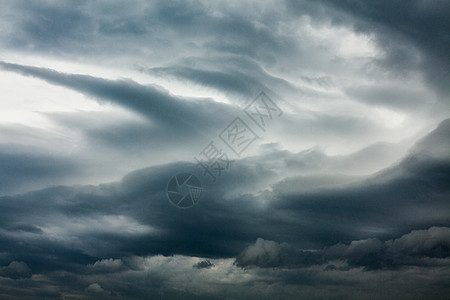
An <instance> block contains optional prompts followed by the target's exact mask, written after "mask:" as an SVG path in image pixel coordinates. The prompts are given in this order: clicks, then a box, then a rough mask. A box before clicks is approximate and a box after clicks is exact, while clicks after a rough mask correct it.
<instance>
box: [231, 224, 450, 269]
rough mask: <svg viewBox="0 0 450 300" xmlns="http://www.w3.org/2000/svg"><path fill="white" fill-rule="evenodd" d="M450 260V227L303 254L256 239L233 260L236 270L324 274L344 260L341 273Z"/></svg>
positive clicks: (369, 240)
mask: <svg viewBox="0 0 450 300" xmlns="http://www.w3.org/2000/svg"><path fill="white" fill-rule="evenodd" d="M449 257H450V228H449V227H430V228H429V229H426V230H413V231H411V232H410V233H407V234H405V235H402V236H401V237H399V238H396V239H392V240H386V241H385V242H383V241H381V240H380V239H378V238H369V239H364V240H355V241H351V242H350V244H348V245H345V244H343V243H338V244H336V245H332V246H330V247H325V248H323V249H316V250H314V251H311V250H309V251H305V250H300V249H295V248H294V247H293V246H292V245H289V244H287V243H281V244H280V243H277V242H274V241H267V240H264V239H262V238H258V239H257V240H256V242H255V243H254V244H253V245H250V246H248V247H247V248H246V249H245V250H244V251H242V252H241V253H240V254H239V255H238V256H237V258H236V261H235V264H236V265H237V266H238V267H260V268H275V267H276V268H299V267H302V266H303V267H305V266H311V265H319V266H322V265H327V266H326V267H325V269H324V270H325V271H329V270H336V269H338V268H337V267H336V266H335V265H333V264H329V262H332V261H344V262H345V263H346V264H347V266H343V267H340V270H348V269H349V268H355V267H364V268H365V270H374V269H380V268H398V267H401V266H407V265H419V266H420V265H422V266H425V265H430V266H434V265H436V266H439V265H441V264H444V265H445V264H448V261H442V262H439V261H438V260H433V258H436V259H448V258H449Z"/></svg>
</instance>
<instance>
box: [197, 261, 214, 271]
mask: <svg viewBox="0 0 450 300" xmlns="http://www.w3.org/2000/svg"><path fill="white" fill-rule="evenodd" d="M192 267H194V268H196V269H211V268H212V267H214V264H213V263H211V261H210V260H209V259H207V260H202V261H200V262H198V263H196V264H195V265H193V266H192Z"/></svg>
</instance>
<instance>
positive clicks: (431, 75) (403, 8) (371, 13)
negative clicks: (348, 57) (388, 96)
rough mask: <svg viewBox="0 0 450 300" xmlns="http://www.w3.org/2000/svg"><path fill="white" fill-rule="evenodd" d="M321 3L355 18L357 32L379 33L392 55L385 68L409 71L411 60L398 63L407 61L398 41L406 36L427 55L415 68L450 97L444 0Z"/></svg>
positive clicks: (449, 7)
mask: <svg viewBox="0 0 450 300" xmlns="http://www.w3.org/2000/svg"><path fill="white" fill-rule="evenodd" d="M322 2H323V3H327V5H329V6H332V7H336V8H338V9H340V10H342V11H344V12H346V13H349V14H350V15H352V16H354V17H355V18H356V20H357V21H354V22H353V25H354V26H355V27H356V29H359V30H362V31H365V32H376V33H377V34H379V36H380V46H381V47H384V48H385V49H386V50H387V51H388V55H389V57H388V59H387V60H388V61H387V64H386V66H389V64H391V66H394V68H397V67H398V68H409V67H410V66H408V61H405V63H404V64H401V65H399V64H398V63H397V62H399V61H401V60H404V58H405V55H402V53H399V52H398V51H401V50H400V49H401V44H400V43H398V40H399V37H403V38H406V39H408V40H409V41H411V42H412V43H413V44H414V45H416V46H417V47H418V48H419V49H420V50H421V51H423V52H422V53H423V54H424V56H425V57H424V59H423V61H421V62H420V63H418V64H417V63H416V64H415V65H416V66H417V67H418V68H422V69H423V71H424V73H425V74H426V75H427V78H428V80H429V83H430V84H431V85H433V86H435V87H436V88H437V89H438V90H440V91H442V92H445V93H446V94H447V95H448V93H449V89H448V84H446V82H448V81H449V77H448V76H449V73H448V67H449V63H450V56H449V54H448V51H446V50H444V49H448V48H449V39H448V38H447V37H448V31H449V26H450V22H449V21H448V18H447V15H448V13H449V11H450V6H449V4H448V2H446V1H441V0H436V1H431V2H427V1H422V0H416V1H398V2H392V1H377V2H376V3H360V2H359V1H342V2H332V1H322ZM347 22H351V21H349V20H347ZM403 54H405V52H403Z"/></svg>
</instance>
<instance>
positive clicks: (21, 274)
mask: <svg viewBox="0 0 450 300" xmlns="http://www.w3.org/2000/svg"><path fill="white" fill-rule="evenodd" d="M31 275H32V273H31V269H30V268H29V267H28V265H27V264H26V263H24V262H23V261H12V262H11V263H10V264H9V265H8V266H6V267H1V268H0V276H1V277H8V278H11V279H25V278H31Z"/></svg>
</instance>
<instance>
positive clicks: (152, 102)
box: [0, 62, 235, 135]
mask: <svg viewBox="0 0 450 300" xmlns="http://www.w3.org/2000/svg"><path fill="white" fill-rule="evenodd" d="M0 66H1V67H2V68H4V69H6V70H9V71H14V72H18V73H21V74H24V75H27V76H33V77H37V78H40V79H43V80H45V81H47V82H49V83H52V84H56V85H60V86H64V87H67V88H70V89H73V90H76V91H78V92H81V93H84V94H85V95H87V96H90V97H93V98H96V99H98V100H100V101H107V102H112V103H116V104H119V105H121V106H124V107H126V108H128V109H131V110H133V111H135V112H137V113H140V114H142V115H144V116H146V117H149V119H150V120H151V121H154V122H155V124H156V125H157V126H158V127H159V129H161V126H164V130H165V133H166V134H167V135H170V134H173V131H174V128H175V129H176V130H177V131H179V130H180V129H185V130H186V129H188V130H191V134H192V135H194V134H196V133H197V131H198V128H208V127H209V126H210V125H211V124H214V122H213V120H217V118H220V117H223V118H224V119H223V120H222V121H223V123H225V121H227V119H225V117H229V116H233V114H232V113H234V112H235V111H234V110H233V109H231V108H230V107H229V106H226V105H224V104H220V103H217V102H214V101H212V100H209V99H208V100H206V99H205V100H203V101H200V100H198V99H184V98H178V97H176V96H172V95H170V94H169V93H168V92H167V91H165V90H162V89H161V88H159V87H157V86H142V85H140V84H138V83H136V82H133V81H131V80H128V81H125V80H120V81H113V80H107V79H102V78H96V77H92V76H87V75H72V74H64V73H59V72H56V71H54V70H50V69H44V68H37V67H29V66H21V65H17V64H10V63H5V62H0ZM227 113H228V116H227V115H226V114H227ZM224 115H225V116H224Z"/></svg>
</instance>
